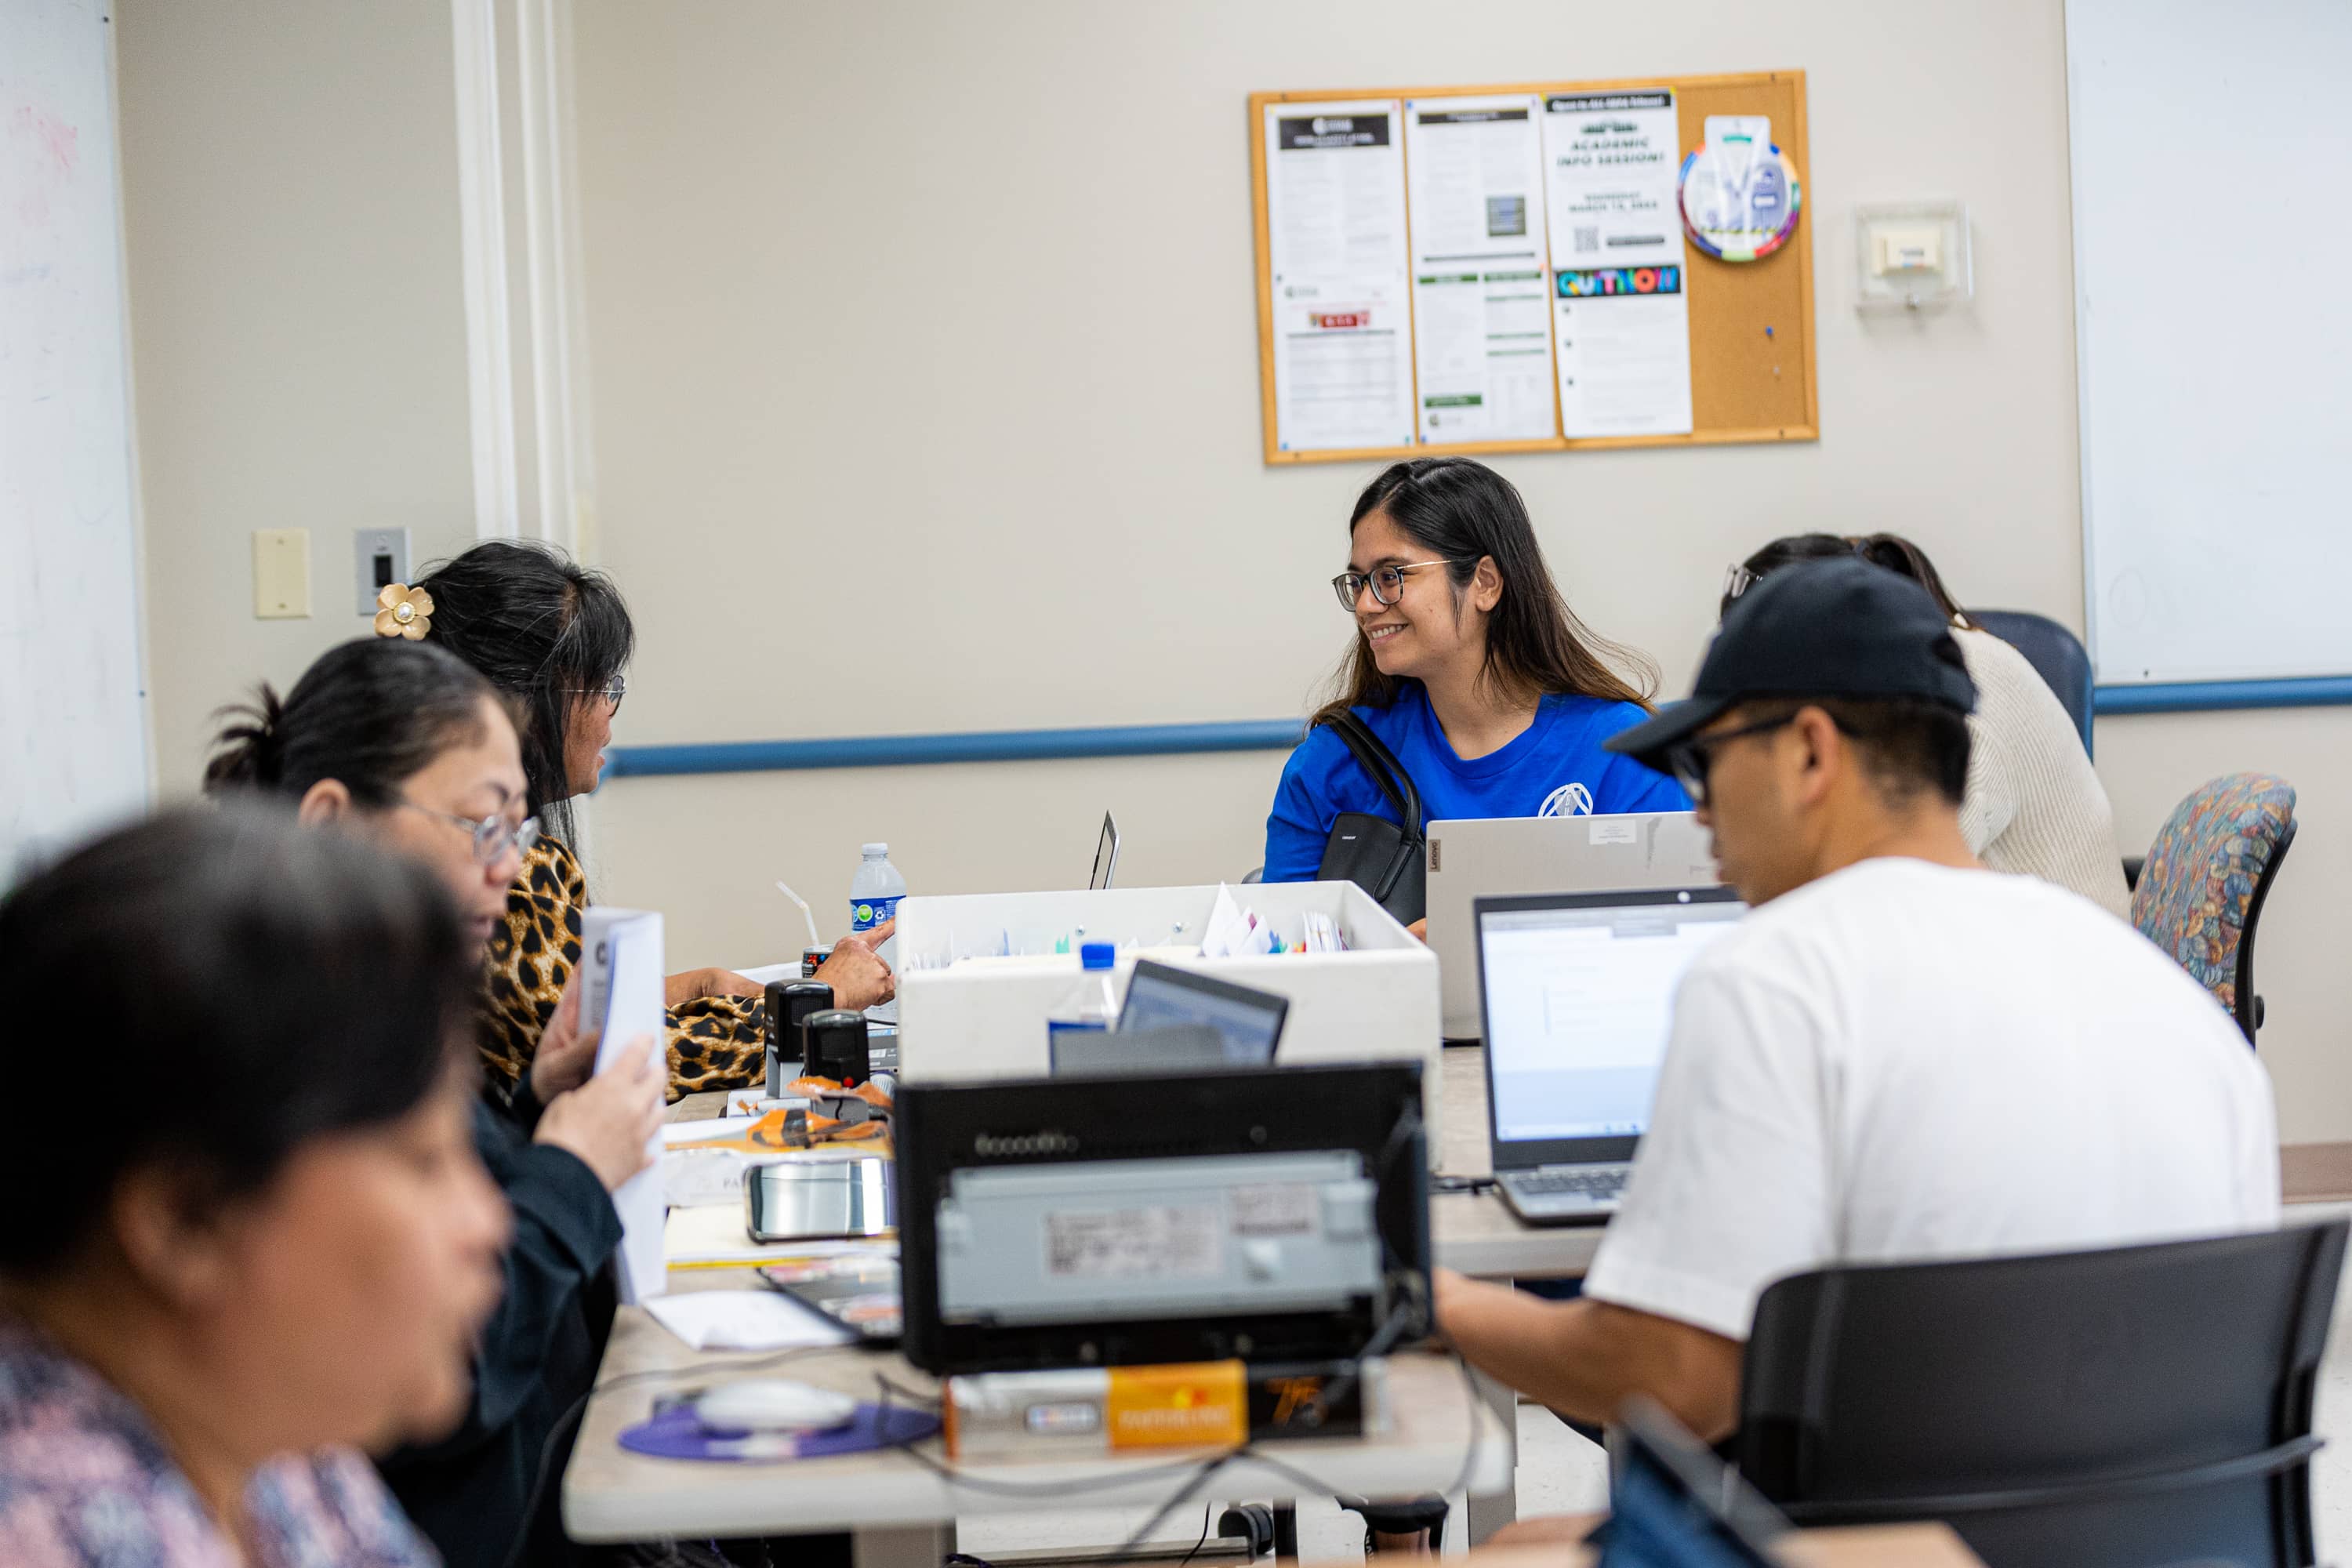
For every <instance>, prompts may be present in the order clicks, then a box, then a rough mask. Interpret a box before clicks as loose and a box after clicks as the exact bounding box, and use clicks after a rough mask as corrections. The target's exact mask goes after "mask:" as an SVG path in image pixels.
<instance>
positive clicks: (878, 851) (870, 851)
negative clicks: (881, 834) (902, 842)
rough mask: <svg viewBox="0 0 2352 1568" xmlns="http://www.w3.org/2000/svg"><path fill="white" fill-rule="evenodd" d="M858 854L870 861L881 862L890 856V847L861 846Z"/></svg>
mask: <svg viewBox="0 0 2352 1568" xmlns="http://www.w3.org/2000/svg"><path fill="white" fill-rule="evenodd" d="M858 853H859V854H861V855H864V856H865V857H866V858H867V859H868V860H880V859H883V858H887V856H888V855H889V853H890V847H889V846H888V845H887V844H867V845H863V846H860V847H859V849H858Z"/></svg>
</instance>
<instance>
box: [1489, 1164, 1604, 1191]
mask: <svg viewBox="0 0 2352 1568" xmlns="http://www.w3.org/2000/svg"><path fill="white" fill-rule="evenodd" d="M1627 1174H1628V1173H1627V1171H1626V1170H1625V1169H1624V1168H1623V1167H1622V1166H1620V1167H1617V1168H1615V1169H1607V1170H1597V1171H1514V1172H1512V1173H1511V1186H1512V1188H1513V1189H1514V1190H1515V1191H1517V1192H1522V1193H1526V1194H1528V1195H1529V1196H1531V1197H1540V1196H1546V1195H1549V1194H1553V1193H1579V1194H1583V1195H1584V1196H1587V1197H1595V1198H1611V1197H1615V1196H1616V1195H1617V1194H1619V1193H1621V1192H1622V1191H1624V1188H1625V1177H1626V1175H1627Z"/></svg>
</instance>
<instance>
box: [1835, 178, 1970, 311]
mask: <svg viewBox="0 0 2352 1568" xmlns="http://www.w3.org/2000/svg"><path fill="white" fill-rule="evenodd" d="M1853 228H1854V239H1855V250H1856V257H1855V259H1856V263H1857V266H1858V267H1859V269H1860V275H1859V277H1858V278H1857V279H1856V281H1855V288H1854V303H1855V306H1856V307H1857V308H1858V309H1860V310H1866V311H1874V312H1875V311H1882V310H1885V311H1892V310H1944V309H1947V308H1948V307H1950V306H1953V305H1960V304H1966V303H1967V302H1968V301H1969V299H1970V298H1971V297H1972V296H1973V295H1974V294H1975V292H1976V279H1975V275H1974V273H1973V271H1972V270H1971V268H1970V261H1969V209H1968V206H1967V205H1966V204H1965V203H1961V202H1942V201H1938V202H1895V203H1885V204H1881V205H1863V206H1857V207H1855V208H1854V210H1853Z"/></svg>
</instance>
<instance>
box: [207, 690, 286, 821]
mask: <svg viewBox="0 0 2352 1568" xmlns="http://www.w3.org/2000/svg"><path fill="white" fill-rule="evenodd" d="M253 696H254V700H253V701H251V702H250V703H231V704H230V705H229V706H227V707H226V708H222V709H219V710H215V712H214V714H213V717H214V718H215V719H216V720H219V719H228V720H234V721H236V722H233V723H230V724H228V725H227V726H226V727H225V728H223V729H222V731H221V732H220V733H219V734H218V735H217V736H216V737H215V738H214V741H213V756H212V761H210V762H208V763H205V794H206V795H217V794H219V793H220V792H221V791H222V790H224V789H229V788H236V787H241V788H246V789H257V790H267V791H271V792H275V790H276V789H277V787H278V775H279V774H280V773H282V772H283V770H284V767H285V762H286V756H285V750H286V749H285V745H284V743H283V742H282V740H281V739H280V737H279V729H280V727H281V726H282V725H283V723H284V722H285V716H286V708H285V704H283V703H281V702H280V701H279V700H278V693H277V692H275V691H273V690H271V689H270V687H269V683H268V681H266V680H265V681H263V682H262V683H261V685H260V686H259V687H257V688H256V689H255V690H254V694H253Z"/></svg>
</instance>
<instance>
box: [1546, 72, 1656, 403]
mask: <svg viewBox="0 0 2352 1568" xmlns="http://www.w3.org/2000/svg"><path fill="white" fill-rule="evenodd" d="M1543 142H1544V176H1545V201H1546V206H1547V212H1548V216H1549V229H1550V254H1551V265H1552V273H1551V329H1552V358H1553V363H1554V364H1555V365H1556V366H1557V368H1558V372H1559V432H1560V434H1561V435H1563V436H1566V437H1570V438H1575V437H1592V436H1680V435H1687V434H1688V433H1689V432H1690V429H1691V369H1690V310H1689V301H1688V299H1687V296H1686V295H1685V291H1684V290H1685V285H1686V283H1687V282H1688V273H1687V271H1686V269H1685V267H1684V265H1683V231H1682V220H1681V216H1680V214H1679V211H1678V209H1677V207H1676V205H1675V175H1676V172H1677V170H1678V169H1679V167H1680V165H1681V154H1680V152H1679V148H1680V132H1679V131H1678V130H1677V128H1676V120H1675V95H1674V94H1673V93H1672V92H1670V91H1666V90H1663V89H1660V90H1654V91H1641V92H1614V93H1589V94H1580V95H1572V96H1569V95H1560V96H1554V97H1551V98H1548V99H1546V100H1544V117H1543Z"/></svg>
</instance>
